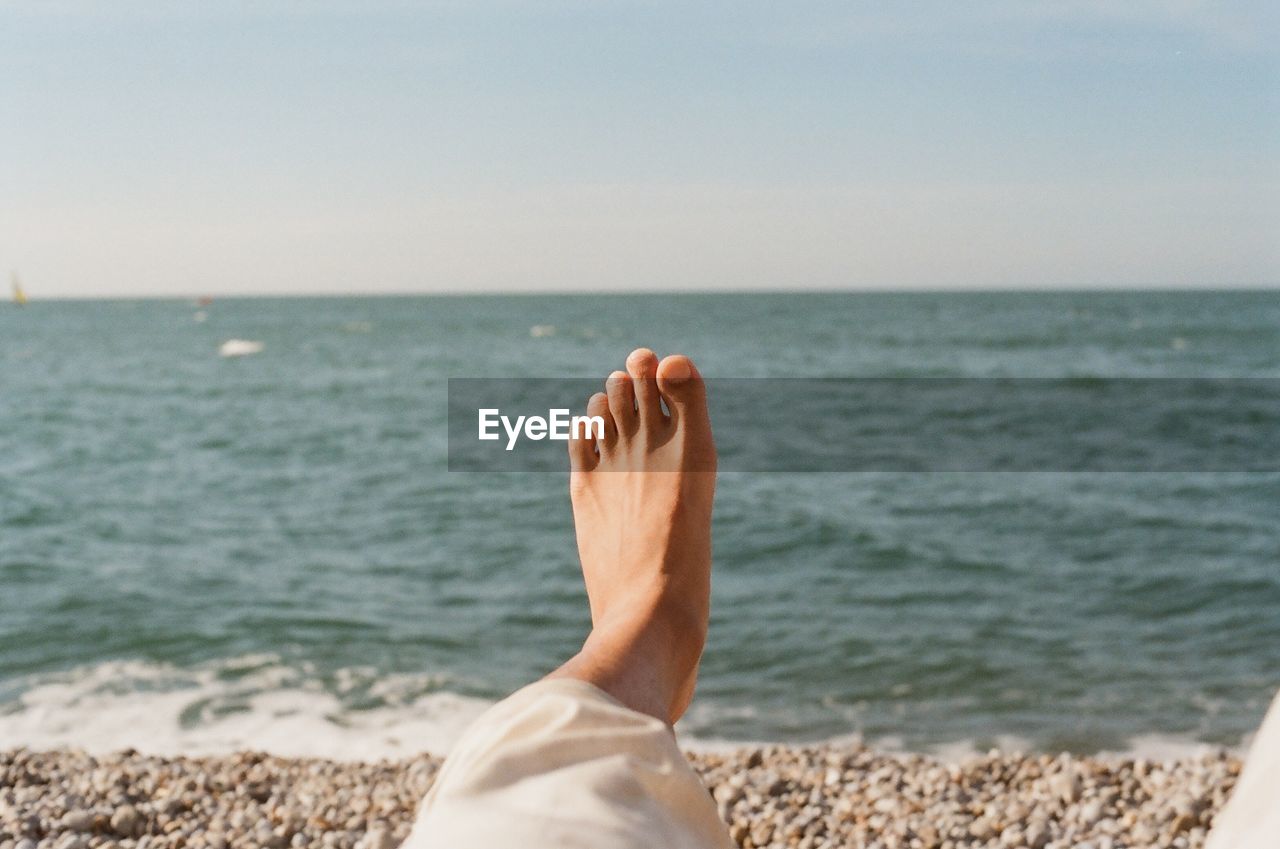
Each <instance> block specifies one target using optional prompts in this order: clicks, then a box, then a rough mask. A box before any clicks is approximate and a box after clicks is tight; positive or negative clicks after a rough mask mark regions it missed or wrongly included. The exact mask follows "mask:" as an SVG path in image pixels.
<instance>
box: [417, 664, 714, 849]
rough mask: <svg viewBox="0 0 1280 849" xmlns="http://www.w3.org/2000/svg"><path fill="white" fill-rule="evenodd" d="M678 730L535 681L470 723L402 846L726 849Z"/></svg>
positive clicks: (558, 684) (586, 690)
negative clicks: (679, 743)
mask: <svg viewBox="0 0 1280 849" xmlns="http://www.w3.org/2000/svg"><path fill="white" fill-rule="evenodd" d="M732 846H733V843H732V841H731V840H730V839H729V833H728V830H727V829H726V828H725V825H724V823H723V822H722V821H721V819H720V817H719V814H718V813H717V811H716V806H715V803H714V802H713V801H712V799H711V796H710V794H708V792H707V790H706V787H704V786H703V784H702V782H701V780H700V779H699V778H698V776H697V775H696V774H695V773H694V771H693V769H692V768H690V766H689V763H688V761H686V760H685V758H684V755H683V754H681V752H680V749H679V747H678V746H677V745H676V741H675V736H674V735H673V734H672V732H671V729H670V728H669V727H668V726H667V725H666V724H665V723H663V722H662V721H660V720H658V719H655V718H654V717H651V716H647V715H645V714H642V713H638V712H636V711H634V710H631V709H630V708H628V707H626V706H625V705H623V704H622V703H621V702H619V701H617V700H616V699H614V698H613V697H611V696H609V695H608V694H607V693H605V692H604V691H603V690H600V689H599V688H597V687H594V686H592V685H590V684H587V683H586V682H583V681H578V680H575V679H570V678H557V679H552V680H544V681H539V682H537V683H536V684H530V685H529V686H527V687H525V688H524V689H522V690H519V691H517V692H516V693H514V694H513V695H511V696H510V697H508V698H507V699H505V700H503V701H501V702H499V703H498V704H496V705H494V706H493V707H492V708H490V709H489V710H488V711H486V712H485V713H484V714H483V715H482V716H481V717H480V718H479V719H477V720H476V721H475V723H474V724H473V725H472V726H471V727H470V728H468V729H467V731H466V732H465V733H464V734H463V736H462V738H461V739H460V740H459V741H458V743H457V744H456V745H455V747H454V749H453V751H452V752H450V754H449V757H448V758H447V759H446V760H445V763H444V766H443V767H442V768H441V771H440V775H439V776H438V777H437V778H436V782H435V784H434V785H433V786H432V789H431V791H430V792H429V793H428V794H427V797H426V798H425V799H424V800H423V803H422V806H421V808H420V809H419V812H418V819H417V821H416V822H415V823H414V827H413V832H412V833H411V834H410V836H409V839H408V840H407V841H406V842H405V844H404V847H405V849H471V847H475V849H507V848H508V847H510V849H578V847H581V849H656V847H661V849H730V847H732Z"/></svg>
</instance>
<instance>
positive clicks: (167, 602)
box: [0, 291, 1280, 760]
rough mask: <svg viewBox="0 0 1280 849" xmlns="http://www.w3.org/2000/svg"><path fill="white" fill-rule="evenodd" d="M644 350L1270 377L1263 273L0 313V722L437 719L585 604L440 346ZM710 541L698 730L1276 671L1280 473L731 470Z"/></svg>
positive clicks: (408, 735) (127, 729)
mask: <svg viewBox="0 0 1280 849" xmlns="http://www.w3.org/2000/svg"><path fill="white" fill-rule="evenodd" d="M232 340H239V342H237V343H235V344H232V345H230V346H227V344H226V343H228V342H230V341H232ZM640 345H645V346H648V347H651V348H653V349H654V350H655V351H657V352H658V353H659V354H666V353H671V352H682V353H685V354H688V355H689V356H691V357H692V358H693V359H694V360H695V361H696V362H697V363H698V364H699V366H700V367H701V369H702V371H703V373H704V374H705V375H707V376H708V377H709V378H712V379H714V378H717V377H738V378H783V377H785V378H797V377H814V378H845V377H851V378H871V377H906V378H909V377H950V378H993V377H994V378H1022V377H1038V378H1111V377H1116V378H1162V377H1179V378H1201V377H1204V378H1243V377H1249V378H1267V379H1271V378H1278V377H1280V291H1254V292H1215V291H1176V292H1175V291H1168V292H1085V291H1081V292H967V293H923V292H922V293H843V294H836V293H823V294H818V293H815V294H796V293H788V294H740V293H733V294H653V295H530V296H422V297H418V296H413V297H341V298H280V299H275V298H243V299H230V298H227V299H223V298H219V299H216V300H213V301H212V302H203V301H202V302H197V301H192V300H183V299H170V300H102V301H89V300H86V301H43V302H42V301H39V300H33V301H32V302H31V303H30V304H29V305H27V306H26V307H22V308H19V307H16V306H9V305H3V306H0V748H7V747H14V746H29V747H38V748H51V747H79V748H85V749H89V750H90V751H107V750H112V749H119V748H124V747H133V748H137V749H139V750H143V751H154V752H160V753H167V754H173V753H191V754H202V753H217V752H226V751H231V750H238V749H255V750H266V751H270V752H276V753H280V754H286V755H299V756H302V755H315V756H324V757H333V758H341V759H365V760H369V759H378V758H397V757H404V756H408V755H411V754H414V753H417V752H422V751H432V752H445V751H447V749H448V747H449V745H450V743H451V742H452V741H453V740H454V739H455V738H456V736H457V735H458V733H459V732H460V730H461V729H462V728H463V727H465V725H466V724H467V722H469V721H470V720H471V719H472V718H474V717H475V716H476V715H478V713H479V712H480V711H482V710H483V709H484V707H485V706H487V705H489V704H492V703H493V702H494V701H496V700H497V699H500V698H502V697H503V696H504V695H506V694H508V693H510V692H512V691H513V690H515V689H516V688H518V687H520V686H521V685H522V684H524V683H527V682H529V681H532V680H535V679H536V678H538V677H539V676H541V675H543V674H545V673H547V672H548V671H550V670H551V669H553V668H554V667H556V666H557V665H558V664H559V663H560V662H561V661H563V660H564V659H566V658H567V657H569V656H570V655H571V654H572V653H573V652H574V651H575V650H576V649H577V648H578V647H579V646H580V644H581V641H582V639H583V637H584V635H585V634H586V632H587V629H588V626H589V621H588V616H587V607H586V603H585V596H584V592H583V589H582V585H581V580H580V577H579V573H578V565H577V562H576V553H575V548H574V540H573V527H572V520H571V516H570V510H569V503H568V495H567V488H566V487H567V474H566V473H564V472H559V471H555V472H498V471H492V472H486V471H457V470H455V471H450V470H449V464H448V457H447V451H448V439H447V433H446V430H447V428H446V415H447V413H446V407H447V404H446V393H447V379H448V378H457V377H468V378H486V377H487V378H524V377H529V378H532V377H560V376H565V377H583V378H596V377H598V378H599V379H601V380H603V378H604V377H605V376H606V375H607V374H608V372H609V371H611V370H613V369H615V368H618V367H620V366H621V364H622V362H623V359H624V357H625V356H626V354H627V352H628V351H630V350H631V349H632V348H634V347H637V346H640ZM225 354H230V355H229V356H228V355H225ZM769 415H770V412H769V410H767V409H762V410H761V421H763V422H767V421H768V420H769ZM844 415H845V416H846V417H847V418H848V421H849V428H850V430H849V434H850V438H851V439H856V436H857V428H858V410H857V409H856V405H854V406H853V408H851V409H848V410H846V411H844ZM993 418H994V419H995V420H993V421H990V422H988V423H987V425H986V427H988V428H992V429H994V431H993V432H995V433H1000V432H1001V430H1000V428H1001V427H1002V426H1003V425H1002V422H1001V421H1000V420H999V416H994V417H993ZM1264 424H1268V423H1265V422H1264ZM1269 426H1272V427H1274V426H1275V422H1274V421H1273V422H1270V423H1269ZM785 438H786V435H785V434H779V435H778V439H785ZM1228 438H1230V437H1229V435H1226V434H1224V439H1228ZM714 547H715V572H714V587H713V602H712V604H713V610H712V622H711V628H710V637H709V641H708V645H707V650H706V654H705V657H704V662H703V666H702V674H701V678H700V683H699V688H698V694H697V697H696V699H695V701H694V704H693V707H692V708H691V710H690V712H689V713H688V715H687V716H686V717H685V718H684V719H683V720H682V721H681V723H680V725H679V727H678V730H679V731H680V733H681V735H682V738H683V739H684V741H685V742H687V743H688V744H689V745H692V746H719V745H727V744H738V743H759V742H785V743H814V742H821V741H829V740H849V739H860V740H862V741H865V742H867V743H869V744H873V745H877V746H880V747H884V748H888V749H893V750H904V751H913V752H915V751H918V752H932V753H937V754H941V755H946V756H962V755H963V753H965V752H969V751H983V750H986V749H988V748H992V747H995V748H1001V749H1009V750H1023V751H1048V752H1056V751H1060V750H1067V751H1073V752H1081V753H1090V752H1145V753H1150V754H1153V755H1160V754H1162V753H1163V754H1169V753H1173V754H1176V753H1183V752H1187V751H1193V750H1196V749H1198V748H1203V747H1228V748H1233V749H1238V748H1240V747H1241V746H1243V745H1244V744H1245V743H1246V741H1247V739H1248V736H1249V734H1250V733H1251V732H1252V731H1253V730H1254V728H1255V727H1256V725H1257V723H1258V722H1259V720H1260V719H1261V717H1262V715H1263V713H1264V711H1265V708H1266V706H1267V704H1268V702H1269V701H1270V699H1271V698H1272V696H1273V695H1274V693H1275V692H1276V689H1277V687H1280V473H1277V472H1275V471H1265V470H1264V471H1248V470H1234V471H1233V470H1229V469H1228V470H1214V471H1198V470H1195V469H1188V470H1182V471H1163V472H1158V473H1146V472H1141V471H1128V472H1106V471H1101V472H1100V471H1090V472H1072V471H1069V470H1065V471H1064V470H1062V469H1055V470H1046V471H1037V470H1034V469H1033V470H1022V471H1017V472H991V473H984V472H981V471H978V472H974V471H967V472H947V471H911V470H892V469H891V470H885V471H849V472H838V473H826V474H815V473H806V472H794V473H792V472H787V471H750V470H748V471H736V472H734V471H730V472H726V473H725V474H723V475H722V476H721V479H720V481H719V488H718V494H717V502H716V512H715V525H714Z"/></svg>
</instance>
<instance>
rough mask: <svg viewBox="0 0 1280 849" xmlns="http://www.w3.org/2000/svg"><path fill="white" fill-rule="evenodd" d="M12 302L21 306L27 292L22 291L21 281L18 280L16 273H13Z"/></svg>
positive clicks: (24, 301)
mask: <svg viewBox="0 0 1280 849" xmlns="http://www.w3.org/2000/svg"><path fill="white" fill-rule="evenodd" d="M13 302H14V303H15V304H17V305H18V306H22V305H23V304H25V303H26V302H27V293H26V292H24V291H22V282H21V281H20V280H18V275H17V274H14V275H13Z"/></svg>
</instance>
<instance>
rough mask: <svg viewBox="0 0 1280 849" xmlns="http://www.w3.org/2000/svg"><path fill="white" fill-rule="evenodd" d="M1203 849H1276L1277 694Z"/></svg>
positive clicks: (1279, 802)
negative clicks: (1238, 778) (1233, 788)
mask: <svg viewBox="0 0 1280 849" xmlns="http://www.w3.org/2000/svg"><path fill="white" fill-rule="evenodd" d="M1204 846H1205V849H1280V693H1277V694H1276V697H1275V699H1274V700H1273V701H1272V702H1271V709H1270V710H1269V711H1267V717H1266V719H1264V720H1262V727H1261V728H1259V729H1258V734H1257V736H1255V737H1254V738H1253V745H1251V746H1250V747H1249V757H1248V759H1247V760H1246V761H1245V764H1244V772H1242V773H1241V774H1240V780H1239V781H1237V782H1236V787H1235V790H1234V791H1232V793H1231V798H1230V799H1229V800H1228V801H1227V804H1226V806H1225V807H1224V808H1223V809H1222V811H1221V812H1220V813H1219V814H1218V816H1217V818H1216V819H1215V820H1214V823H1213V830H1212V831H1211V832H1209V838H1208V839H1207V840H1206V841H1205V844H1204Z"/></svg>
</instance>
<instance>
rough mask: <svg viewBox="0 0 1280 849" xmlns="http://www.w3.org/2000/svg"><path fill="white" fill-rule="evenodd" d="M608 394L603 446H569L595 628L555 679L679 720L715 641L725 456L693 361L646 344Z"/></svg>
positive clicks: (602, 405) (600, 412) (600, 401)
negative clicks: (718, 500)
mask: <svg viewBox="0 0 1280 849" xmlns="http://www.w3.org/2000/svg"><path fill="white" fill-rule="evenodd" d="M606 389H607V394H606V393H598V394H596V395H593V396H592V397H591V400H590V401H589V402H588V403H587V413H588V414H589V415H593V416H601V417H602V418H604V420H605V435H604V439H601V440H594V439H577V440H573V441H571V442H570V443H569V454H570V464H571V466H572V469H573V471H572V474H571V478H570V485H569V491H570V496H571V500H572V502H573V521H574V525H575V527H576V529H577V536H578V555H579V557H580V558H581V560H582V574H583V577H584V578H585V580H586V584H587V596H588V597H589V599H590V604H591V622H592V630H591V634H590V636H589V637H588V638H587V641H586V643H585V644H584V645H583V647H582V651H581V652H579V653H578V655H577V656H575V657H574V658H573V659H572V660H570V661H569V662H568V663H566V664H565V665H564V666H562V667H561V668H560V669H559V670H557V671H556V672H555V673H553V674H552V677H556V676H566V677H572V678H580V679H582V680H584V681H588V682H590V683H592V684H595V685H596V686H598V687H600V688H601V689H603V690H604V691H605V692H607V693H609V694H610V695H612V696H613V697H614V698H616V699H618V700H619V701H621V702H622V703H623V704H626V705H627V706H629V707H631V708H633V709H635V710H638V711H641V712H643V713H648V714H650V715H652V716H656V717H658V718H659V719H662V720H663V721H665V722H668V723H674V722H675V721H676V720H677V719H679V718H680V716H681V715H682V714H683V713H684V711H685V709H686V708H687V707H688V706H689V701H690V700H691V699H692V698H693V688H694V683H695V680H696V678H697V672H698V661H699V659H700V658H701V657H702V648H703V644H704V643H705V642H706V636H707V615H708V608H709V603H710V593H711V505H712V501H713V499H714V495H715V462H716V453H715V443H714V441H713V439H712V437H711V421H710V418H709V417H708V415H707V405H706V391H705V387H704V385H703V382H702V376H701V375H700V374H698V370H697V369H696V368H695V367H694V365H693V363H692V362H690V361H689V359H688V358H687V357H683V356H680V355H673V356H670V357H667V358H666V359H664V360H663V361H662V362H661V363H659V362H658V358H657V357H656V356H655V355H654V353H653V352H652V351H650V350H648V349H645V348H640V349H638V350H636V351H633V352H632V353H631V356H629V357H627V371H625V372H622V371H616V372H614V373H613V374H612V375H610V376H609V380H608V382H607V383H606ZM659 398H661V401H662V402H663V403H665V404H666V407H667V410H668V411H669V412H664V411H663V409H662V406H661V404H660V402H659Z"/></svg>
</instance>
